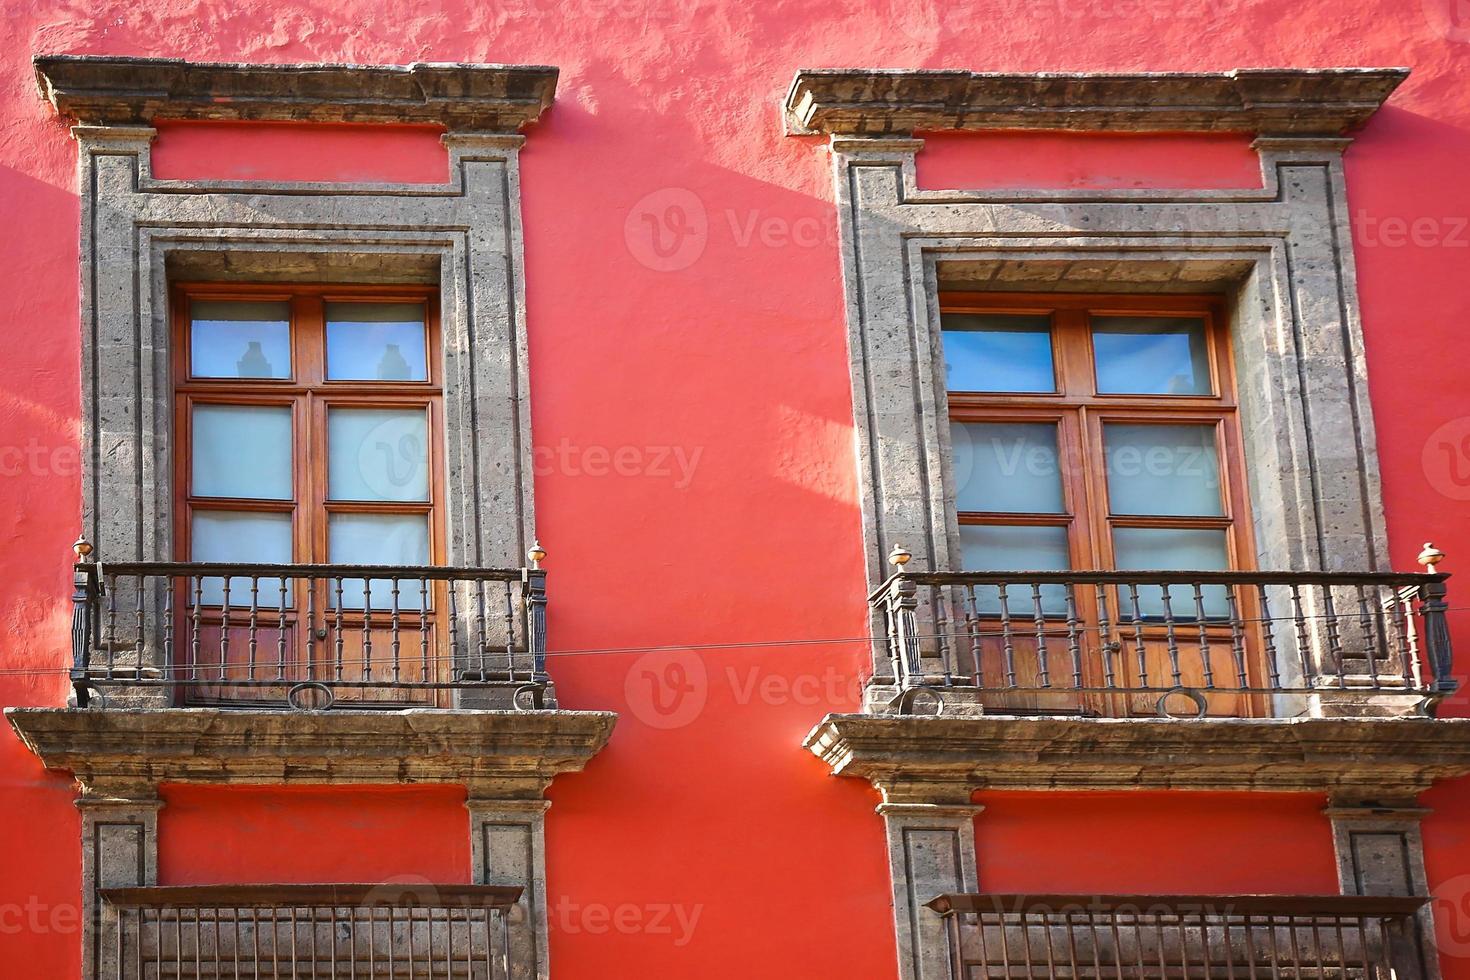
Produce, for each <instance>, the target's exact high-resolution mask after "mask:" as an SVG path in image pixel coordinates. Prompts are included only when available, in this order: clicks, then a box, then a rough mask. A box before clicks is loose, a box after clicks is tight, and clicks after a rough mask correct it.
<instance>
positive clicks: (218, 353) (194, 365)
mask: <svg viewBox="0 0 1470 980" xmlns="http://www.w3.org/2000/svg"><path fill="white" fill-rule="evenodd" d="M189 317H190V322H189V373H190V374H191V375H192V376H193V377H196V378H289V377H291V304H290V303H286V302H279V303H278V302H260V301H255V300H250V301H242V300H202V299H196V300H190V301H189Z"/></svg>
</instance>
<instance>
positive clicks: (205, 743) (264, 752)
mask: <svg viewBox="0 0 1470 980" xmlns="http://www.w3.org/2000/svg"><path fill="white" fill-rule="evenodd" d="M5 715H6V718H8V719H9V721H10V725H11V727H12V728H14V729H15V731H16V734H17V735H19V736H20V739H21V741H22V742H23V743H24V744H25V746H26V747H27V748H29V749H30V750H31V751H32V752H34V753H35V754H36V755H37V756H39V757H40V759H41V761H42V762H43V763H45V765H46V768H48V769H58V770H67V771H69V772H71V773H73V774H74V775H75V776H76V778H77V780H78V782H80V783H81V784H82V786H83V788H84V790H86V788H87V787H91V786H97V787H108V786H112V785H119V784H123V785H133V786H137V785H141V784H147V783H164V782H168V783H172V782H188V783H264V784H275V783H425V782H431V783H464V784H469V785H475V786H494V787H497V788H499V789H500V791H501V792H502V793H503V794H504V795H506V796H512V797H515V796H521V797H527V798H533V797H534V798H540V795H541V790H543V789H544V788H545V786H546V785H547V784H548V783H550V781H551V779H552V777H554V776H556V775H558V774H559V773H563V772H576V771H579V770H580V769H582V768H583V767H584V766H585V765H586V764H587V760H588V759H590V758H592V756H594V755H596V754H597V752H598V751H599V750H600V749H601V748H602V747H603V746H604V745H606V744H607V740H608V737H609V736H610V735H611V734H612V728H613V723H614V722H615V721H616V720H617V715H616V714H614V713H613V712H610V711H464V710H456V711H443V710H431V709H425V710H410V711H337V710H333V711H323V712H302V711H257V710H237V709H220V708H154V709H122V708H106V709H92V710H86V709H64V708H7V709H6V710H5Z"/></svg>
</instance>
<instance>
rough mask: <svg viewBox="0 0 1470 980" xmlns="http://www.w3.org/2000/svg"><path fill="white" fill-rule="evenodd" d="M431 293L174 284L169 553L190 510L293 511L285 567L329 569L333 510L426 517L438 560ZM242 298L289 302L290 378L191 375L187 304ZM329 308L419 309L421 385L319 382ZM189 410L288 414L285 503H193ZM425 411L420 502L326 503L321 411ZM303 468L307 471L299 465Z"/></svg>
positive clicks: (439, 492) (441, 550)
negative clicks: (269, 408) (239, 408)
mask: <svg viewBox="0 0 1470 980" xmlns="http://www.w3.org/2000/svg"><path fill="white" fill-rule="evenodd" d="M438 297H439V294H438V290H437V289H434V288H433V287H430V286H376V285H374V286H355V285H343V284H313V285H296V284H290V285H283V284H281V283H251V284H240V283H179V284H176V285H175V286H174V288H173V297H172V298H173V303H172V313H173V340H174V343H173V351H174V358H173V378H172V387H173V393H174V406H175V410H174V426H175V428H174V431H175V433H176V434H177V436H178V438H177V441H176V443H175V445H176V447H177V448H176V451H175V452H174V456H173V475H174V501H175V504H176V506H175V509H174V515H175V518H174V542H175V546H174V552H175V555H176V556H177V558H178V560H180V561H188V560H189V556H190V527H191V524H192V517H193V514H194V511H195V510H229V511H249V512H266V513H290V514H291V515H292V533H291V540H292V561H293V562H299V563H311V564H328V563H330V561H331V559H330V556H329V554H328V551H327V521H328V518H329V515H331V514H337V513H369V514H424V515H426V516H427V519H428V522H429V563H430V564H434V565H439V564H443V563H444V561H445V516H444V499H445V492H444V453H443V436H444V399H443V394H444V388H443V365H442V356H441V349H440V347H441V345H440V332H439V331H440V325H439V303H438ZM200 299H202V300H240V301H248V302H261V301H264V302H288V303H290V304H291V321H290V349H291V376H290V377H289V378H280V379H273V378H260V379H254V378H252V379H249V380H244V379H239V378H194V377H192V375H191V373H190V363H191V355H192V352H191V350H190V339H191V338H190V333H191V331H190V329H189V327H190V320H191V318H190V315H189V307H190V303H191V302H192V301H194V300H200ZM329 302H358V303H365V302H383V303H404V302H418V303H423V304H424V313H425V327H426V330H425V333H426V337H425V344H426V345H427V349H426V351H425V365H426V368H427V370H426V372H425V373H426V380H424V381H391V382H385V381H334V380H328V379H327V378H326V320H325V306H326V304H327V303H329ZM196 404H217V405H219V404H228V405H279V406H290V407H291V410H292V424H291V430H292V440H293V444H292V466H291V482H292V499H291V500H290V501H276V500H256V499H247V498H232V497H198V496H196V495H194V493H193V488H192V485H191V484H192V468H191V465H190V460H191V454H192V450H193V431H192V411H191V409H192V407H193V406H194V405H196ZM419 406H424V407H425V408H426V411H427V413H428V416H429V439H428V454H429V460H428V465H429V494H428V496H429V499H428V501H426V502H403V501H334V500H331V499H330V494H329V488H328V486H327V462H328V456H327V452H326V439H327V431H326V426H327V409H328V408H330V407H352V408H409V407H419ZM303 462H305V463H306V465H301V464H302V463H303Z"/></svg>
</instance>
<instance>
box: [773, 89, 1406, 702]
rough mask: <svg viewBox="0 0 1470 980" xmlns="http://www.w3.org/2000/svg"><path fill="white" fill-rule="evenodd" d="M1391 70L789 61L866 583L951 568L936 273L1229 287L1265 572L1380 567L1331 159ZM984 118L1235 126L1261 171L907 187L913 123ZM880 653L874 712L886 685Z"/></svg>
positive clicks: (1367, 420)
mask: <svg viewBox="0 0 1470 980" xmlns="http://www.w3.org/2000/svg"><path fill="white" fill-rule="evenodd" d="M1406 75H1407V70H1405V69H1325V70H1294V69H1291V70H1287V69H1283V70H1255V71H1244V70H1241V71H1233V72H1222V73H1204V74H1192V73H1152V74H1136V75H1121V74H1041V75H1014V74H977V73H970V72H949V71H897V70H893V71H885V70H842V69H831V70H820V71H802V72H799V73H798V74H797V76H796V79H795V80H794V82H793V84H792V86H791V89H790V91H789V93H788V96H787V100H786V103H785V109H786V118H787V128H788V131H789V132H790V133H792V134H793V135H803V134H820V135H824V136H826V137H827V141H828V145H829V147H830V149H831V152H832V160H833V180H834V188H835V203H836V207H837V211H838V225H839V231H840V236H841V237H840V241H841V252H842V256H841V257H842V263H843V283H844V289H845V294H846V311H847V312H846V322H847V332H848V350H849V357H850V369H851V378H852V395H853V415H854V423H855V428H856V444H857V455H858V464H859V465H858V469H859V480H858V483H859V490H860V499H861V513H862V534H863V546H864V553H865V556H866V563H867V572H868V585H869V587H870V588H876V587H877V586H878V585H880V584H881V583H882V582H883V581H884V579H885V578H887V576H888V574H889V573H890V572H891V571H892V569H891V568H890V567H889V566H888V564H887V562H886V556H887V554H888V553H889V551H890V550H891V549H892V548H893V547H894V546H895V545H902V546H903V547H904V548H906V549H907V550H909V551H910V552H911V553H912V554H913V556H914V557H913V563H912V565H910V567H911V568H913V569H918V570H947V569H950V568H953V567H957V561H956V559H957V557H958V555H959V538H958V521H957V517H956V515H955V511H954V503H953V501H954V496H955V495H954V475H953V472H952V469H951V466H950V460H949V450H950V446H949V430H948V424H947V421H946V420H947V419H948V404H947V395H946V392H945V384H944V378H943V366H942V364H941V363H940V358H939V357H938V349H939V343H940V316H939V296H938V293H939V289H940V288H941V285H943V288H946V289H952V288H971V289H976V288H986V287H987V286H988V287H989V288H998V289H1010V290H1014V289H1017V288H1042V289H1045V290H1046V291H1050V292H1056V291H1063V290H1068V289H1072V290H1078V291H1087V292H1097V291H1099V288H1100V286H1101V285H1102V284H1104V283H1109V282H1111V283H1125V284H1127V285H1128V286H1130V287H1133V288H1136V290H1137V291H1138V292H1166V291H1189V292H1196V293H1198V292H1212V291H1219V292H1224V293H1226V294H1227V297H1228V299H1229V307H1230V311H1231V314H1232V317H1231V319H1232V324H1231V330H1232V337H1233V340H1234V349H1235V356H1236V362H1237V363H1236V367H1237V375H1238V378H1239V396H1240V413H1241V422H1242V428H1243V434H1244V448H1245V454H1246V457H1247V460H1248V471H1249V472H1248V474H1247V481H1248V484H1249V493H1250V502H1251V512H1252V513H1251V517H1252V523H1253V533H1254V537H1255V540H1256V559H1257V567H1260V568H1271V569H1289V570H1302V571H1309V570H1322V571H1347V570H1354V571H1368V570H1378V569H1379V568H1380V567H1381V566H1382V564H1383V562H1385V561H1386V558H1387V535H1386V531H1385V524H1384V517H1383V507H1382V494H1381V489H1380V486H1381V484H1380V477H1379V472H1378V459H1377V450H1376V442H1375V436H1374V428H1373V412H1372V407H1371V405H1370V403H1369V400H1368V393H1367V377H1366V370H1365V361H1364V356H1363V337H1362V328H1361V322H1360V316H1359V309H1358V304H1357V296H1356V293H1357V289H1356V278H1355V272H1354V263H1353V252H1352V237H1351V230H1350V228H1349V226H1348V208H1347V202H1346V193H1345V178H1344V171H1343V162H1342V156H1343V152H1344V150H1346V148H1347V147H1348V145H1349V143H1350V139H1349V138H1347V137H1346V135H1345V134H1346V133H1347V132H1348V131H1349V130H1351V129H1353V128H1356V127H1358V126H1361V125H1363V124H1364V123H1365V122H1366V121H1367V120H1368V118H1369V117H1370V116H1371V115H1372V113H1373V112H1374V111H1375V110H1376V109H1377V108H1378V107H1379V106H1380V105H1381V104H1382V102H1383V101H1384V100H1385V99H1386V98H1387V97H1388V95H1389V94H1390V93H1391V92H1392V91H1393V90H1394V88H1395V87H1396V86H1397V85H1398V84H1399V83H1400V82H1401V81H1402V80H1403V79H1404V77H1406ZM984 129H990V130H994V129H1051V130H1077V131H1092V132H1177V131H1197V132H1218V131H1235V132H1247V133H1249V134H1251V135H1253V136H1254V141H1253V143H1252V146H1253V148H1254V149H1255V151H1256V152H1257V154H1258V156H1259V160H1260V168H1261V178H1262V179H1261V185H1260V186H1259V187H1242V188H1226V189H1205V190H1175V189H1117V190H1077V189H1057V190H1049V189H1047V190H1043V189H1020V190H1010V189H1005V190H924V189H920V187H919V186H918V179H917V172H916V164H915V157H916V155H917V153H918V152H919V151H920V150H921V149H922V148H923V140H922V139H921V138H915V137H914V135H913V132H914V131H915V130H924V131H933V130H984ZM955 277H963V278H964V279H965V280H966V284H965V286H956V285H954V282H953V280H954V278H955ZM874 635H875V636H879V637H881V636H882V630H881V629H879V628H877V624H876V623H875V628H874ZM879 646H880V644H875V649H874V651H873V677H872V680H871V681H870V683H869V687H868V691H867V704H868V706H869V710H882V709H883V706H885V705H887V704H888V703H889V702H890V701H891V699H892V698H893V696H894V695H895V694H896V693H897V692H896V688H895V687H894V682H893V677H892V672H891V671H892V669H891V666H890V664H889V661H888V658H887V656H886V653H885V651H883V650H882V649H880V648H879Z"/></svg>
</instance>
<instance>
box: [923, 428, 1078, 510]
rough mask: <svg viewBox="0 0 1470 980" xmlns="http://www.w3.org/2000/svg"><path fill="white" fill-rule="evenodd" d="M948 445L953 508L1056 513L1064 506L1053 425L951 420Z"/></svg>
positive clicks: (1055, 429)
mask: <svg viewBox="0 0 1470 980" xmlns="http://www.w3.org/2000/svg"><path fill="white" fill-rule="evenodd" d="M950 444H951V447H952V450H953V459H954V478H955V487H956V490H957V492H956V497H955V509H956V510H958V511H961V512H967V511H969V512H974V511H989V512H1003V513H1022V514H1025V513H1031V514H1040V513H1045V514H1059V513H1062V511H1063V510H1064V509H1065V508H1064V507H1063V504H1062V474H1061V468H1060V466H1059V465H1058V462H1057V427H1056V425H1055V424H1054V423H1051V422H953V423H951V424H950Z"/></svg>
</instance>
